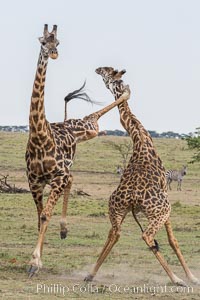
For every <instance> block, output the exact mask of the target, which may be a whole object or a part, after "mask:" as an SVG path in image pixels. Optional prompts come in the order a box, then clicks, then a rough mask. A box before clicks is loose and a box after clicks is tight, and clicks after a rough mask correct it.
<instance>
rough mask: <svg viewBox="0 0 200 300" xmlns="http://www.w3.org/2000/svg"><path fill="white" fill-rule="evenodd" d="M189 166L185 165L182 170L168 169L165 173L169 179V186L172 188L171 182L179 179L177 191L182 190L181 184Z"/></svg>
mask: <svg viewBox="0 0 200 300" xmlns="http://www.w3.org/2000/svg"><path fill="white" fill-rule="evenodd" d="M186 170H187V166H183V167H182V169H181V170H167V171H166V173H165V176H166V180H167V187H169V189H170V190H171V185H170V184H171V182H172V181H173V180H174V181H178V185H177V191H181V184H182V180H183V176H185V175H186Z"/></svg>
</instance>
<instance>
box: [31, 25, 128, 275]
mask: <svg viewBox="0 0 200 300" xmlns="http://www.w3.org/2000/svg"><path fill="white" fill-rule="evenodd" d="M39 41H40V43H41V50H40V55H39V60H38V64H37V71H36V76H35V81H34V85H33V92H32V97H31V105H30V116H29V128H30V131H29V140H28V143H27V149H26V163H27V177H28V181H29V186H30V190H31V192H32V196H33V199H34V201H35V204H36V207H37V212H38V229H39V237H38V242H37V245H36V248H35V250H34V252H33V254H32V259H31V261H30V263H29V264H30V265H31V266H30V269H29V275H30V276H32V275H34V273H35V272H37V271H38V270H39V268H40V267H41V266H42V262H41V255H42V248H43V243H44V235H45V232H46V230H47V226H48V223H49V221H50V218H51V215H52V212H53V208H54V206H55V204H56V202H57V200H58V198H59V197H60V195H61V194H62V192H63V191H64V201H63V210H62V218H61V238H65V237H66V231H67V230H66V220H65V219H66V209H67V200H68V196H69V192H70V188H71V184H72V176H71V174H70V172H69V168H70V166H71V165H72V162H73V158H74V154H75V149H76V143H77V141H78V140H86V139H90V138H93V137H95V136H96V135H97V134H98V123H97V121H98V119H99V118H100V117H101V116H102V115H103V114H104V113H106V112H107V111H109V110H110V109H111V108H113V107H115V106H116V105H117V104H119V103H121V102H122V101H124V100H128V98H129V90H128V88H127V89H126V91H125V93H124V94H123V96H122V97H121V98H120V99H118V101H116V102H118V103H116V102H115V103H112V104H111V105H109V106H107V107H106V108H104V109H102V110H100V111H98V112H96V113H94V114H91V115H89V116H87V117H85V118H84V119H83V123H84V125H83V124H82V123H81V122H80V121H79V120H75V121H74V122H71V123H70V122H68V123H51V124H50V123H49V122H48V121H47V119H46V117H45V110H44V86H45V79H46V69H47V63H48V58H49V57H51V58H52V59H56V58H57V56H58V52H57V46H58V44H59V41H58V40H57V26H56V25H54V26H53V30H52V32H48V26H47V25H45V26H44V34H43V37H41V38H39ZM46 184H49V185H50V188H51V189H50V193H49V196H48V199H47V203H46V206H45V207H43V191H44V187H45V185H46Z"/></svg>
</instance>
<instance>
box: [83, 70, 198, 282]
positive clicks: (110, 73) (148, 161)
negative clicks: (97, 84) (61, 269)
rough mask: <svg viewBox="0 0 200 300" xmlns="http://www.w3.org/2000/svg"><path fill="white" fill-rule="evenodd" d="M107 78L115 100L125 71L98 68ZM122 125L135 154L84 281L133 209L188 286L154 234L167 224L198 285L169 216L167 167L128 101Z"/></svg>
mask: <svg viewBox="0 0 200 300" xmlns="http://www.w3.org/2000/svg"><path fill="white" fill-rule="evenodd" d="M96 73H97V74H100V75H101V76H102V78H103V80H104V83H105V85H106V87H107V88H108V89H110V91H111V92H112V93H113V95H114V97H115V99H116V98H117V97H118V96H119V95H120V94H121V93H123V90H124V84H123V81H122V80H120V78H121V76H122V75H123V74H124V73H125V70H122V71H121V72H118V71H117V70H114V69H113V68H109V67H104V68H98V69H97V70H96ZM118 109H119V113H120V120H121V124H122V125H123V127H124V128H125V130H126V131H127V132H128V134H129V135H130V137H131V139H132V142H133V145H134V147H133V153H132V156H131V158H130V160H129V163H128V165H127V167H126V168H125V170H124V172H123V174H122V176H121V180H120V183H119V185H118V187H117V188H116V190H115V191H114V192H113V193H112V195H111V196H110V199H109V217H110V222H111V225H112V227H111V229H110V231H109V234H108V238H107V241H106V243H105V245H104V247H103V249H102V251H101V253H100V255H99V258H98V259H97V262H96V264H95V266H94V268H93V270H92V272H91V273H90V274H89V275H88V276H86V278H85V281H92V279H93V278H94V276H95V275H96V273H97V271H98V269H99V268H100V266H101V264H102V263H103V261H104V260H105V259H106V257H107V256H108V254H109V252H110V251H111V249H112V247H113V246H114V245H115V244H116V242H117V241H118V240H119V237H120V228H121V224H122V222H123V220H124V219H125V217H126V214H127V213H128V212H130V211H132V214H133V217H134V218H135V220H136V222H137V223H138V225H139V226H140V228H141V230H142V238H143V240H144V241H145V242H146V244H147V246H148V247H149V248H150V249H151V251H152V252H153V254H154V255H155V256H156V258H157V259H158V261H159V262H160V264H161V266H162V267H163V268H164V270H165V271H166V273H167V274H168V276H169V278H170V279H171V281H172V282H173V283H174V284H177V285H183V286H185V285H186V284H185V282H184V281H183V280H181V279H180V278H178V277H177V276H176V275H175V274H174V273H173V272H172V271H171V269H170V267H169V266H168V264H167V262H166V261H165V260H164V258H163V257H162V255H161V253H160V251H159V246H158V243H157V241H156V240H154V236H155V234H156V233H157V231H158V230H159V229H160V228H161V227H162V226H163V225H165V228H166V231H167V236H168V241H169V244H170V246H171V247H172V249H173V250H174V252H175V253H176V255H177V257H178V259H179V261H180V263H181V265H182V267H183V269H184V271H185V273H186V276H187V277H188V279H189V280H191V281H192V282H193V283H195V284H199V281H198V279H197V278H196V277H195V276H194V275H193V274H192V273H191V271H190V270H189V268H188V266H187V264H186V262H185V260H184V258H183V255H182V253H181V250H180V248H179V245H178V242H177V240H176V239H175V237H174V234H173V231H172V226H171V222H170V219H169V216H170V211H171V207H170V203H169V201H168V195H167V187H166V179H165V169H164V167H163V164H162V161H161V159H160V157H159V155H158V154H157V152H156V150H155V148H154V145H153V141H152V138H151V136H150V134H149V133H148V131H147V130H146V129H145V128H144V127H143V125H142V124H141V122H140V121H139V120H138V119H137V118H136V116H135V115H134V114H132V112H131V110H130V108H129V106H128V103H127V102H124V103H122V104H120V105H119V106H118ZM138 212H142V213H143V214H144V215H145V216H146V218H147V219H148V226H147V228H146V229H145V230H143V228H142V226H141V225H140V223H139V222H138V220H137V217H136V214H137V213H138Z"/></svg>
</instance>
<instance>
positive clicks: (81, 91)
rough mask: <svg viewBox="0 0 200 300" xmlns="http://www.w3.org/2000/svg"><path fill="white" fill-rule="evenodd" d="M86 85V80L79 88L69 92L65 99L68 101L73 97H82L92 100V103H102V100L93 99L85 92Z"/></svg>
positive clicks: (82, 98)
mask: <svg viewBox="0 0 200 300" xmlns="http://www.w3.org/2000/svg"><path fill="white" fill-rule="evenodd" d="M85 85H86V81H84V83H83V85H82V86H81V87H80V88H79V89H78V90H75V91H73V92H71V93H69V94H68V95H67V96H65V98H64V101H65V102H66V103H68V102H69V101H71V100H72V99H81V100H84V101H87V102H90V103H91V104H101V102H97V101H93V100H91V99H90V97H89V96H88V94H87V93H86V92H84V88H85Z"/></svg>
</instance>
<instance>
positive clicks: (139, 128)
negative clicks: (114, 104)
mask: <svg viewBox="0 0 200 300" xmlns="http://www.w3.org/2000/svg"><path fill="white" fill-rule="evenodd" d="M113 94H114V97H115V99H117V98H119V97H120V96H121V94H122V92H121V91H120V92H119V91H117V89H116V90H113ZM118 109H119V113H120V122H121V124H122V126H123V127H124V129H125V130H126V131H127V132H128V134H129V136H130V137H131V139H132V141H133V143H134V147H135V149H140V148H142V147H144V145H148V147H153V142H152V138H151V136H150V134H149V133H148V131H147V130H146V129H145V128H144V127H143V125H142V124H141V122H140V121H139V120H138V119H137V118H136V116H135V115H134V114H133V113H132V112H131V110H130V107H129V105H128V103H127V101H124V102H123V103H121V104H119V105H118Z"/></svg>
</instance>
